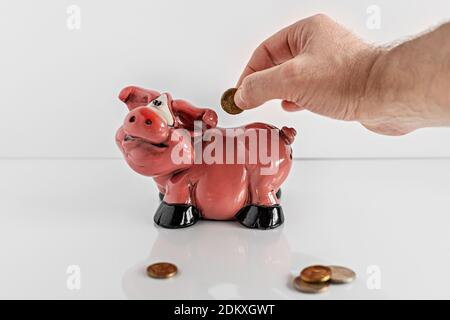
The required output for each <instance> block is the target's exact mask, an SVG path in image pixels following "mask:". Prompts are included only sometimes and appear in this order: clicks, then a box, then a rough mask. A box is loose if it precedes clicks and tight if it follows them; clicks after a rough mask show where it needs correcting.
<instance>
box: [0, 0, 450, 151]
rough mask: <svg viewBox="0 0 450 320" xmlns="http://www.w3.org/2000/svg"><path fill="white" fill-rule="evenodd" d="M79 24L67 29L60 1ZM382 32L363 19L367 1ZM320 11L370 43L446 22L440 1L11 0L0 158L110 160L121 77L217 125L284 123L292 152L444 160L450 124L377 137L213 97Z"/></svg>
mask: <svg viewBox="0 0 450 320" xmlns="http://www.w3.org/2000/svg"><path fill="white" fill-rule="evenodd" d="M73 4H75V5H78V6H79V8H80V9H81V29H80V30H70V29H69V28H68V27H67V23H66V22H67V18H68V14H67V13H66V9H67V7H68V6H70V5H73ZM373 4H375V5H377V6H379V8H380V9H381V28H380V29H379V30H370V29H368V28H367V26H366V22H367V19H368V17H369V14H367V13H366V10H367V8H368V7H369V6H370V5H373ZM318 12H323V13H326V14H328V15H330V16H331V17H333V18H334V19H336V20H337V21H339V22H340V23H342V24H343V25H345V26H346V27H348V28H349V29H351V30H353V31H354V32H355V33H357V34H358V35H360V36H361V37H362V38H364V39H366V40H367V41H369V42H372V43H379V44H384V43H388V42H391V41H394V40H397V39H407V38H408V37H409V36H410V35H414V34H416V33H418V32H420V31H423V30H426V29H428V28H430V27H432V26H433V25H436V24H437V23H441V22H443V21H445V20H446V19H448V18H449V12H450V2H449V1H446V0H442V1H436V0H434V1H431V0H428V1H413V2H412V1H406V0H402V1H383V0H378V1H376V2H373V1H361V0H352V1H300V0H293V1H290V0H284V1H269V0H258V1H237V0H229V1H206V0H205V1H195V0H194V1H184V0H178V1H176V0H171V1H170V0H169V1H167V0H165V1H151V0H127V1H98V0H97V1H81V0H78V1H75V0H73V1H61V0H46V1H32V0H22V1H12V0H3V1H1V3H0V39H2V43H1V51H0V57H1V59H0V70H1V72H0V88H1V89H0V90H1V100H0V101H1V102H0V146H1V148H0V157H13V158H15V157H19V158H21V157H64V158H66V157H69V158H71V157H75V158H79V157H81V158H86V157H87V158H90V157H93V158H99V157H100V158H103V157H106V158H110V157H120V154H119V151H118V150H117V148H116V146H115V144H114V134H115V131H116V129H117V128H118V126H119V125H120V123H121V122H122V120H123V118H124V116H125V114H126V108H125V106H124V105H122V103H121V102H120V101H119V100H118V99H117V94H118V93H119V91H120V89H121V88H122V87H124V86H126V85H129V84H135V85H139V86H143V87H148V88H153V89H157V90H159V91H168V92H171V93H172V94H173V96H174V97H175V98H183V99H187V100H189V101H191V102H193V103H194V104H197V105H199V106H208V107H211V108H214V109H215V110H216V111H217V112H218V114H219V123H220V124H221V125H223V126H238V125H242V124H244V123H247V122H251V121H266V122H269V123H273V124H275V125H278V126H282V125H290V126H294V127H295V128H296V129H297V130H298V132H299V135H298V138H297V141H296V142H295V146H294V148H295V152H294V155H295V156H296V157H313V158H314V157H428V156H436V157H442V156H449V155H450V148H449V147H448V146H449V141H450V129H426V130H421V131H419V132H416V133H413V134H410V135H407V136H404V137H397V138H392V137H383V136H378V135H376V134H374V133H371V132H368V131H366V130H365V129H364V128H362V127H361V126H360V125H358V124H356V123H343V122H338V121H333V120H329V119H325V118H320V117H318V116H315V115H312V114H309V113H307V112H304V113H296V114H290V113H285V112H282V111H281V108H280V107H279V103H278V102H275V101H274V102H272V103H268V104H267V105H266V106H264V107H262V108H260V109H258V110H252V111H248V112H245V113H243V114H242V115H240V116H234V117H232V116H229V115H227V114H225V113H224V112H223V111H221V109H220V107H219V98H220V95H221V93H222V92H223V91H224V90H225V89H227V88H228V87H232V86H234V84H235V82H236V80H237V78H238V77H239V74H240V72H241V71H242V69H243V67H244V66H245V64H246V62H247V60H248V58H249V57H250V55H251V53H252V50H253V49H254V48H256V46H257V45H258V44H259V43H260V42H261V41H263V40H264V39H265V38H266V37H268V36H270V35H271V34H272V33H274V32H275V31H277V30H278V29H280V28H281V27H283V26H286V25H288V24H290V23H292V22H294V21H296V20H298V19H301V18H303V17H307V16H309V15H312V14H315V13H318Z"/></svg>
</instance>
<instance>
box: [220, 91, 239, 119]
mask: <svg viewBox="0 0 450 320" xmlns="http://www.w3.org/2000/svg"><path fill="white" fill-rule="evenodd" d="M236 91H237V89H236V88H230V89H228V90H227V91H225V92H224V93H223V94H222V98H221V99H220V105H221V106H222V109H223V110H225V112H227V113H229V114H239V113H241V112H242V111H243V110H242V109H239V107H238V106H237V105H236V104H235V103H234V95H235V94H236Z"/></svg>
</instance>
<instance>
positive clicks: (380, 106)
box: [363, 23, 450, 130]
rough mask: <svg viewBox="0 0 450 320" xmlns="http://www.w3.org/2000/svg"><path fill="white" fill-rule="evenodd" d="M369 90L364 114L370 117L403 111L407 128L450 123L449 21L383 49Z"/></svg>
mask: <svg viewBox="0 0 450 320" xmlns="http://www.w3.org/2000/svg"><path fill="white" fill-rule="evenodd" d="M367 90H368V94H369V95H370V97H371V99H370V100H371V102H372V103H371V104H368V106H367V108H368V110H367V111H366V112H365V113H364V115H365V116H366V117H368V118H370V117H371V116H373V113H380V114H383V115H384V116H386V118H392V117H394V118H395V117H396V115H397V114H402V116H403V117H406V118H405V120H406V121H405V124H404V125H405V128H406V130H408V129H409V127H411V128H413V127H417V126H420V127H427V126H448V125H450V23H447V24H444V25H442V26H440V27H439V28H437V29H435V30H433V31H431V32H429V33H426V34H423V35H421V36H419V37H417V38H415V39H412V40H409V41H406V42H404V43H402V44H400V45H398V46H395V47H393V48H390V49H382V50H381V51H380V54H379V56H378V58H377V59H376V61H375V63H374V64H373V66H372V70H371V74H370V78H369V81H368V83H367ZM364 115H363V116H364ZM382 118H384V117H382ZM419 122H420V124H419Z"/></svg>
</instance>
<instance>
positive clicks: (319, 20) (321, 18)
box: [310, 13, 331, 25]
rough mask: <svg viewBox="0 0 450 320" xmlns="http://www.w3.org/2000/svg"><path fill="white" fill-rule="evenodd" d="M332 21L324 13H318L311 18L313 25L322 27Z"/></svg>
mask: <svg viewBox="0 0 450 320" xmlns="http://www.w3.org/2000/svg"><path fill="white" fill-rule="evenodd" d="M330 20H331V19H330V17H328V16H327V15H326V14H324V13H317V14H315V15H313V16H311V17H310V22H311V23H312V24H313V25H321V24H323V23H326V22H329V21H330Z"/></svg>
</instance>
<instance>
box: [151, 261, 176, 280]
mask: <svg viewBox="0 0 450 320" xmlns="http://www.w3.org/2000/svg"><path fill="white" fill-rule="evenodd" d="M177 271H178V269H177V266H176V265H174V264H172V263H169V262H158V263H153V264H151V265H149V266H148V267H147V274H148V275H149V276H150V277H152V278H157V279H164V278H170V277H173V276H174V275H175V274H176V273H177Z"/></svg>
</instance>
